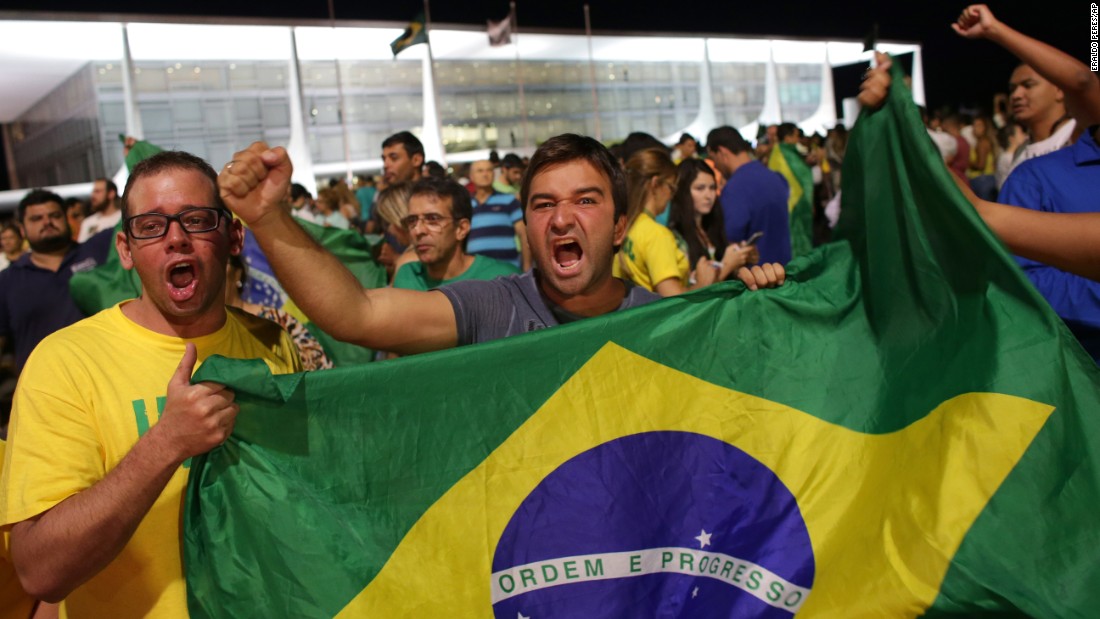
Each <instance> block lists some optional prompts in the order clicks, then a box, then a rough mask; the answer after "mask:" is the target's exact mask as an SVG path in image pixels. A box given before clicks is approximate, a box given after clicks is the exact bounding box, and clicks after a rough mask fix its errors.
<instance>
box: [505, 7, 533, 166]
mask: <svg viewBox="0 0 1100 619" xmlns="http://www.w3.org/2000/svg"><path fill="white" fill-rule="evenodd" d="M508 5H509V11H508V20H509V21H511V22H512V46H513V47H515V48H516V83H517V84H518V85H519V115H520V125H521V126H522V127H523V147H524V148H529V147H530V146H531V140H530V136H529V134H528V132H527V98H526V97H525V96H524V93H523V63H522V62H521V61H520V58H519V19H518V18H517V17H516V3H515V2H509V3H508ZM498 139H499V138H498Z"/></svg>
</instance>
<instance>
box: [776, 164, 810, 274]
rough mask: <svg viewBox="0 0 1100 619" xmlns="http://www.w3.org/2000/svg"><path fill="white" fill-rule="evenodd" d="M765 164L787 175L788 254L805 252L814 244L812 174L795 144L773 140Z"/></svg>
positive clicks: (796, 254)
mask: <svg viewBox="0 0 1100 619" xmlns="http://www.w3.org/2000/svg"><path fill="white" fill-rule="evenodd" d="M768 168H770V169H772V170H775V171H776V172H779V173H780V174H781V175H783V178H785V179H787V186H788V187H790V189H791V192H790V194H788V196H787V208H788V209H789V211H790V218H791V257H792V258H797V257H799V256H802V255H804V254H808V253H809V252H810V251H811V250H812V249H813V247H814V244H813V242H814V206H813V205H814V176H813V172H811V171H810V166H808V165H806V162H805V161H803V160H802V155H800V154H799V153H798V149H797V148H795V146H794V144H783V143H780V144H776V145H775V147H774V148H772V150H771V154H769V155H768Z"/></svg>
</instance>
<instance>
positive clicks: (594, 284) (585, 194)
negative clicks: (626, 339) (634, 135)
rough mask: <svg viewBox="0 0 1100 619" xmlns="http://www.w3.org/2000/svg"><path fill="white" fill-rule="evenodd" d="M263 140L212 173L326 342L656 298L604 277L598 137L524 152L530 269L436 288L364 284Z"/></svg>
mask: <svg viewBox="0 0 1100 619" xmlns="http://www.w3.org/2000/svg"><path fill="white" fill-rule="evenodd" d="M292 167H293V166H292V165H291V162H290V158H289V157H288V156H287V153H286V151H285V150H284V149H282V148H274V149H269V148H268V146H267V145H266V144H264V143H262V142H256V143H254V144H252V145H251V146H250V147H248V149H246V150H244V151H240V152H238V153H237V154H236V155H234V165H233V166H232V167H228V166H227V167H226V168H225V169H223V170H222V172H221V174H220V176H219V178H218V185H219V187H220V189H221V192H222V197H223V198H224V199H225V201H226V203H227V204H228V205H229V207H230V208H232V209H233V211H234V212H235V213H236V214H237V215H238V216H240V217H241V218H242V219H243V220H244V221H245V223H247V224H248V225H249V227H250V228H251V230H252V232H253V233H254V234H255V235H256V239H257V240H258V241H259V243H260V246H261V247H262V248H263V250H264V253H265V254H266V255H267V256H268V258H269V260H271V264H272V266H273V267H274V269H275V275H276V276H277V277H278V278H279V281H280V283H282V284H283V287H284V288H285V289H286V291H287V292H288V293H289V294H290V297H291V298H292V299H293V300H294V301H295V303H297V304H298V307H300V308H301V309H302V310H303V311H304V312H305V313H306V315H307V316H309V317H310V319H311V320H312V321H313V322H314V323H316V324H317V325H319V326H320V327H321V328H322V329H324V330H325V331H326V332H327V333H329V334H330V335H332V336H333V337H336V338H337V339H340V340H343V341H347V342H354V343H356V344H359V345H361V346H366V347H368V348H374V349H380V350H388V351H392V352H396V353H399V354H411V353H418V352H426V351H430V350H440V349H444V348H451V347H454V346H458V345H464V344H471V343H477V342H486V341H490V340H495V339H499V338H502V337H509V336H512V335H518V334H521V333H526V332H530V331H535V330H538V329H544V328H548V327H553V326H556V325H559V324H564V323H567V322H573V321H576V320H581V319H584V318H587V317H591V316H600V315H603V314H608V313H610V312H614V311H618V310H623V309H628V308H631V307H636V306H639V305H643V304H645V303H649V302H651V301H655V300H657V299H658V298H659V297H657V295H654V294H653V293H651V292H649V291H647V290H644V289H642V288H637V287H634V286H631V285H630V284H629V283H627V282H625V281H623V280H621V279H618V278H615V277H613V276H612V274H611V264H612V259H613V256H614V255H615V252H616V251H617V250H618V248H619V246H621V245H622V242H623V238H624V237H625V236H626V209H627V199H626V179H625V176H624V173H623V170H622V168H621V167H620V166H619V164H618V161H616V160H615V158H614V157H613V156H612V155H611V153H610V152H609V151H608V150H607V148H606V147H604V146H603V145H602V144H600V143H599V142H598V141H596V140H594V139H592V138H589V137H583V136H579V135H572V134H565V135H559V136H557V137H554V138H551V139H549V140H547V141H546V142H544V143H543V144H542V145H541V146H540V147H539V149H538V150H537V151H536V152H535V154H534V156H533V157H531V163H530V165H529V166H528V169H527V173H526V174H525V175H524V177H523V182H522V186H521V189H520V203H521V204H523V205H524V217H525V219H526V222H527V240H528V243H529V244H530V246H531V254H532V258H533V262H534V265H535V266H534V268H532V270H530V271H528V272H526V273H524V274H522V275H513V276H510V277H498V278H496V279H493V280H491V281H462V282H455V283H454V284H451V285H448V286H443V287H441V288H439V289H438V290H432V291H429V292H418V291H410V290H401V289H397V288H378V289H364V288H363V287H362V286H361V285H360V284H359V282H358V280H356V279H355V277H354V276H353V275H352V274H351V272H350V271H348V269H347V268H346V267H344V266H343V265H342V264H341V263H340V262H339V260H337V259H336V258H335V257H334V256H333V255H332V254H330V253H328V252H327V251H325V250H324V249H323V248H321V247H320V246H319V245H318V244H317V242H316V241H314V240H313V239H312V237H310V236H309V235H308V234H307V233H306V232H305V231H304V230H302V228H301V227H300V226H298V225H297V224H296V223H295V222H294V220H293V218H291V217H290V215H289V214H288V213H287V212H286V209H285V207H284V206H283V202H284V201H285V200H286V193H287V188H288V187H289V185H290V176H291V171H292ZM739 276H740V277H741V279H742V281H744V282H745V283H746V285H748V286H749V287H750V288H753V289H755V288H757V287H759V286H769V287H770V286H776V285H779V284H781V283H782V281H783V279H784V273H783V269H782V267H781V266H780V265H761V266H755V267H753V269H752V270H751V271H750V270H748V269H742V270H741V271H740V273H739Z"/></svg>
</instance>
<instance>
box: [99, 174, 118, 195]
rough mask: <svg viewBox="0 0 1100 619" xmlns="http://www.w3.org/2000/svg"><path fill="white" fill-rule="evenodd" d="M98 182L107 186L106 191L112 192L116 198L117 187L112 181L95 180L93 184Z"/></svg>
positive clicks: (102, 178)
mask: <svg viewBox="0 0 1100 619" xmlns="http://www.w3.org/2000/svg"><path fill="white" fill-rule="evenodd" d="M99 181H103V184H104V185H106V186H107V191H113V192H115V195H116V196H117V195H118V185H116V184H115V182H114V181H113V180H111V179H109V178H105V177H100V178H97V179H95V182H97V183H98V182H99Z"/></svg>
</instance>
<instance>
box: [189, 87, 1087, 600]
mask: <svg viewBox="0 0 1100 619" xmlns="http://www.w3.org/2000/svg"><path fill="white" fill-rule="evenodd" d="M843 195H844V199H845V205H844V212H843V220H842V222H841V229H840V235H841V240H839V241H837V242H834V243H831V244H828V245H825V246H823V247H820V248H818V249H817V250H816V251H815V252H813V253H811V254H809V255H807V256H804V257H803V258H801V259H798V260H795V261H793V262H792V263H791V269H790V270H791V272H792V274H791V277H790V278H789V279H788V281H787V283H786V284H785V285H784V286H782V287H780V288H777V289H774V290H765V291H760V292H755V293H747V292H745V290H744V289H743V288H742V286H741V285H740V284H739V283H731V284H723V285H719V286H713V287H710V288H707V289H705V290H703V291H700V292H697V293H694V294H690V295H686V296H682V297H678V298H673V299H666V300H663V301H661V302H658V303H654V304H651V305H649V306H646V307H642V308H638V309H634V310H630V311H627V312H622V313H617V314H613V315H609V316H603V317H599V318H593V319H588V320H584V321H580V322H578V323H574V324H572V325H568V326H563V327H555V328H552V329H547V330H543V331H538V332H535V333H530V334H526V335H522V336H519V337H515V338H511V339H506V340H501V341H497V342H491V343H488V344H484V345H480V346H477V347H473V348H465V349H456V350H449V351H444V352H441V353H436V354H430V355H422V356H413V357H407V358H403V359H400V360H397V361H394V362H387V363H376V364H371V365H369V366H365V367H361V368H344V369H337V370H333V371H329V372H321V373H313V374H308V375H293V376H286V377H283V376H278V377H272V376H271V375H270V374H269V373H268V372H267V371H266V370H264V369H263V368H262V364H253V363H249V362H241V361H237V362H230V361H226V360H220V359H219V360H210V361H208V362H207V363H206V364H204V365H203V367H202V368H201V369H200V371H199V374H198V375H197V376H196V379H197V380H216V381H222V382H226V383H228V384H230V385H232V387H233V389H234V390H235V391H236V394H237V402H238V403H240V405H241V411H240V415H239V417H238V419H237V425H236V429H235V431H234V434H233V436H232V437H230V439H229V441H228V442H227V443H226V444H224V445H223V446H222V447H219V448H218V449H215V450H214V451H212V452H210V453H209V454H207V455H206V456H204V457H202V458H199V459H197V461H196V462H195V463H194V464H193V465H192V468H191V476H190V481H189V484H190V485H189V489H188V498H187V505H186V508H185V512H186V513H185V550H184V559H185V564H186V572H187V579H188V599H189V604H190V612H191V615H192V616H193V617H239V616H280V617H334V616H336V617H486V618H488V617H497V618H502V619H503V618H507V619H516V618H517V617H529V618H532V619H536V618H545V617H586V618H587V617H692V618H695V617H790V616H792V615H794V614H798V615H800V616H806V617H866V616H882V617H914V616H918V615H930V616H946V615H955V616H970V615H974V614H977V613H983V614H997V615H1002V616H1006V615H1013V616H1019V615H1030V616H1042V617H1087V616H1091V615H1093V614H1094V613H1095V609H1096V608H1097V606H1098V604H1100V587H1097V586H1096V583H1097V582H1100V569H1098V563H1100V562H1098V560H1097V559H1096V551H1095V542H1096V540H1097V537H1098V534H1097V528H1096V525H1095V523H1094V522H1093V521H1094V514H1095V512H1096V510H1097V508H1098V507H1100V477H1098V472H1100V468H1098V464H1100V462H1098V457H1100V456H1098V454H1100V449H1098V446H1097V445H1096V441H1098V440H1100V401H1098V394H1097V388H1096V381H1097V378H1098V375H1097V368H1096V366H1095V364H1094V363H1093V362H1092V360H1091V359H1090V358H1089V357H1088V356H1087V355H1086V354H1085V353H1084V352H1083V351H1082V350H1081V348H1080V347H1079V346H1078V344H1077V343H1076V341H1075V340H1074V338H1073V336H1072V335H1071V334H1070V333H1069V332H1068V331H1067V330H1066V329H1065V327H1064V325H1062V323H1061V322H1060V321H1059V320H1058V318H1057V317H1056V316H1055V315H1054V314H1053V312H1051V310H1050V308H1049V307H1048V306H1047V305H1046V304H1045V303H1044V302H1043V300H1042V299H1041V298H1040V297H1039V295H1038V294H1037V293H1036V292H1035V290H1034V289H1032V287H1031V286H1030V284H1028V282H1027V280H1026V278H1025V277H1024V276H1023V275H1022V273H1021V272H1020V271H1019V269H1018V268H1017V267H1016V266H1015V265H1014V264H1013V262H1012V259H1011V257H1010V256H1009V255H1008V254H1007V253H1006V251H1005V250H1004V248H1003V247H1002V246H1001V245H1000V244H999V243H998V241H997V240H996V239H995V238H994V237H993V236H992V235H991V233H990V232H989V231H988V230H987V229H986V228H985V227H984V225H983V224H982V222H981V221H980V220H979V219H978V217H977V216H976V214H975V212H974V211H973V210H972V209H971V207H970V206H969V205H968V204H967V203H966V202H965V201H964V199H963V198H962V196H961V195H960V194H959V193H958V191H957V190H956V188H955V186H954V185H953V182H952V181H951V179H950V177H949V172H948V171H947V170H946V169H945V168H944V166H943V162H942V161H941V160H940V159H939V157H938V155H937V153H936V152H935V149H934V147H933V146H932V144H931V143H930V142H929V141H928V138H927V135H926V134H925V132H924V129H923V127H922V125H921V123H920V120H919V116H918V112H917V109H916V107H915V105H914V104H913V103H912V101H911V99H910V96H909V93H908V91H907V90H906V89H905V87H904V85H903V84H901V79H900V74H898V75H896V76H895V79H894V84H893V87H892V92H891V94H890V97H889V101H888V102H887V104H886V106H885V107H884V108H883V109H881V110H879V111H877V112H874V113H867V112H865V113H864V115H863V117H862V118H861V120H860V121H859V124H858V125H857V126H856V127H855V129H854V131H853V133H852V136H851V145H850V146H849V151H848V158H847V160H846V162H845V176H844V194H843Z"/></svg>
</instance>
